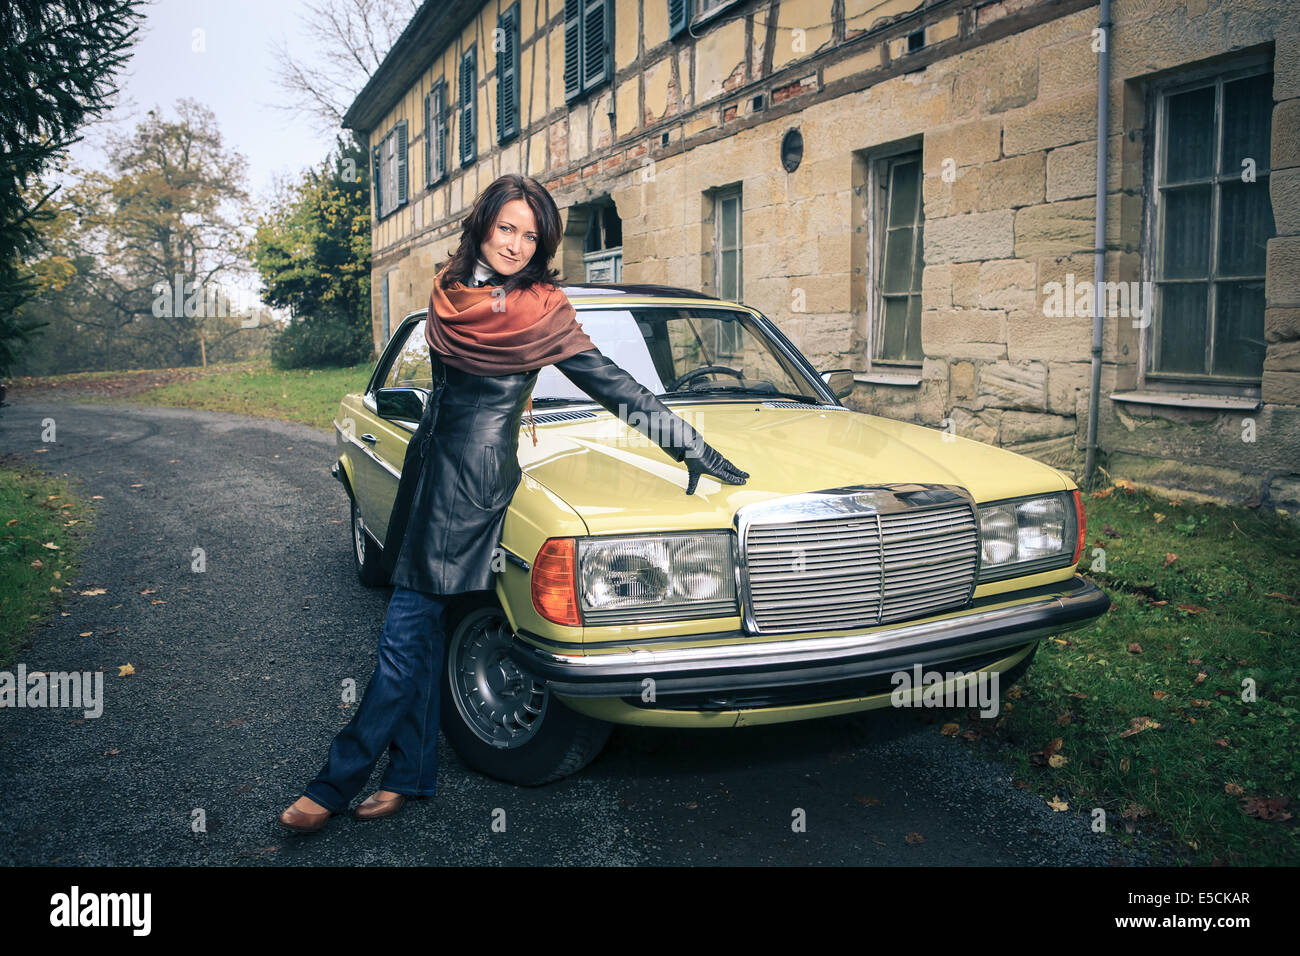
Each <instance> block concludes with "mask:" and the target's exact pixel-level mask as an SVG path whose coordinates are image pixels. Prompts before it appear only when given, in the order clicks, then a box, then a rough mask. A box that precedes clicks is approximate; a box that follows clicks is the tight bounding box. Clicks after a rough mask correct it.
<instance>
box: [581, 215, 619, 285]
mask: <svg viewBox="0 0 1300 956" xmlns="http://www.w3.org/2000/svg"><path fill="white" fill-rule="evenodd" d="M586 208H587V215H588V219H587V234H586V236H584V237H583V241H582V263H583V271H584V272H585V273H586V277H587V281H588V282H621V281H622V279H623V220H622V219H620V218H619V215H618V209H617V208H616V207H615V206H614V203H613V202H610V201H607V202H604V203H599V204H594V205H591V206H588V207H586Z"/></svg>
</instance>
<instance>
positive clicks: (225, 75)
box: [72, 0, 334, 197]
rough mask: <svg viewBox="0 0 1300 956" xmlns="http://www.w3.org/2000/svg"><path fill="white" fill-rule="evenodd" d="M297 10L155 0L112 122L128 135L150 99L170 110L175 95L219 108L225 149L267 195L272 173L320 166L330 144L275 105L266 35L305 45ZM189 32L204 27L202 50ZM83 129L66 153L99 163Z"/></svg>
mask: <svg viewBox="0 0 1300 956" xmlns="http://www.w3.org/2000/svg"><path fill="white" fill-rule="evenodd" d="M301 9H302V5H301V3H300V2H299V0H155V2H153V3H151V4H150V5H148V6H147V7H145V16H146V19H145V20H144V21H143V22H142V24H141V28H140V31H139V34H138V35H137V36H138V40H137V43H136V45H135V46H134V47H133V51H132V56H131V59H130V60H129V61H128V63H127V66H126V69H125V71H124V72H122V73H120V74H118V78H117V85H118V86H119V87H120V88H121V90H122V94H121V96H122V99H121V101H120V106H119V107H118V108H117V109H116V110H114V111H113V114H112V119H113V120H114V123H113V125H112V128H113V129H115V130H116V131H118V132H121V133H126V132H129V131H130V129H131V128H132V126H134V125H135V123H136V122H137V121H138V120H139V119H141V118H142V117H143V116H144V114H145V113H146V112H147V111H148V110H150V109H152V108H153V107H154V106H161V107H162V108H163V114H164V115H166V116H169V117H170V116H172V115H173V112H172V106H173V104H174V103H175V102H176V100H177V99H180V98H182V97H191V98H193V99H196V100H198V101H199V102H200V103H203V104H204V105H205V106H207V107H208V108H209V109H211V110H212V111H213V113H215V114H216V117H217V124H218V126H219V128H220V130H221V134H222V138H223V141H224V143H225V145H226V147H227V148H228V149H229V148H233V149H235V150H238V151H239V152H241V153H243V154H244V156H245V158H247V160H248V182H247V186H248V189H249V191H250V193H251V194H252V195H253V196H254V197H259V196H266V195H269V193H270V189H271V184H272V179H273V176H274V175H275V174H277V173H296V172H297V171H298V170H300V169H302V168H303V167H306V166H311V165H313V164H316V163H318V162H320V161H321V160H322V159H324V158H325V154H326V153H327V152H328V151H329V149H330V148H331V147H332V146H333V145H334V140H333V137H332V136H329V135H322V134H319V133H317V132H315V131H314V130H313V129H312V126H311V124H310V123H308V122H307V121H306V120H304V119H298V118H295V117H294V116H293V115H292V114H289V113H286V112H285V111H283V110H278V109H275V108H273V107H272V105H271V104H272V103H274V102H275V101H276V99H277V93H278V91H277V88H276V80H275V70H274V66H275V57H274V54H273V52H272V50H271V41H272V40H273V39H274V38H278V37H284V38H285V39H287V41H288V44H289V48H290V49H291V50H293V51H295V53H299V54H301V52H303V51H304V46H305V41H304V40H303V39H302V33H301V30H300V26H299V13H300V11H301ZM195 30H202V31H203V34H202V42H203V46H204V47H205V49H204V51H203V52H195V50H194V49H193V48H194V45H195V44H194V37H195V33H194V31H195ZM86 134H87V135H86V140H85V141H84V142H82V143H79V144H77V146H76V147H74V148H73V150H72V156H73V158H74V160H76V161H77V162H78V163H80V164H82V165H89V166H96V167H98V166H99V165H100V164H101V159H100V156H101V155H102V154H100V152H99V145H100V142H101V141H102V136H101V135H100V131H99V130H98V129H95V128H92V129H90V130H87V131H86Z"/></svg>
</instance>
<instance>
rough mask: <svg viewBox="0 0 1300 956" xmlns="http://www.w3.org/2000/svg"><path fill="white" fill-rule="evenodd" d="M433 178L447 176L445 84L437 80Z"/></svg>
mask: <svg viewBox="0 0 1300 956" xmlns="http://www.w3.org/2000/svg"><path fill="white" fill-rule="evenodd" d="M433 129H434V134H433V149H434V157H433V161H434V167H433V170H434V177H435V179H439V180H440V179H442V177H443V176H446V175H447V82H446V80H439V81H438V83H437V85H436V86H435V87H434V88H433Z"/></svg>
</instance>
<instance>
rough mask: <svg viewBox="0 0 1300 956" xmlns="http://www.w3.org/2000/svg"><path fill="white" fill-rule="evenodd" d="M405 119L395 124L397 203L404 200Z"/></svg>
mask: <svg viewBox="0 0 1300 956" xmlns="http://www.w3.org/2000/svg"><path fill="white" fill-rule="evenodd" d="M407 179H408V176H407V174H406V120H402V121H401V122H400V123H398V124H397V205H399V206H400V205H402V204H403V203H404V202H406V193H407V185H408V183H407Z"/></svg>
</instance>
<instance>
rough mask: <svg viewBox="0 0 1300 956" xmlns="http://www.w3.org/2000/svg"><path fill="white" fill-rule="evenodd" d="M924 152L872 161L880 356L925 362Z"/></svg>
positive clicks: (875, 348)
mask: <svg viewBox="0 0 1300 956" xmlns="http://www.w3.org/2000/svg"><path fill="white" fill-rule="evenodd" d="M921 180H922V176H921V152H920V150H916V151H913V152H907V153H898V154H895V155H892V156H882V157H879V158H878V159H876V160H875V161H873V162H872V164H871V196H870V199H871V202H870V206H869V208H868V211H867V215H868V221H869V222H870V242H869V243H868V249H869V252H868V271H867V275H868V276H870V286H869V289H868V293H867V297H868V300H869V303H870V307H869V327H870V329H871V337H872V353H871V354H872V356H873V361H874V362H880V363H890V362H894V363H900V364H907V365H919V364H921V360H922V359H923V358H924V353H923V352H922V351H921V271H922V270H923V269H924V268H925V260H924V249H925V245H924V227H925V220H924V213H923V212H922V207H921Z"/></svg>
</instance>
